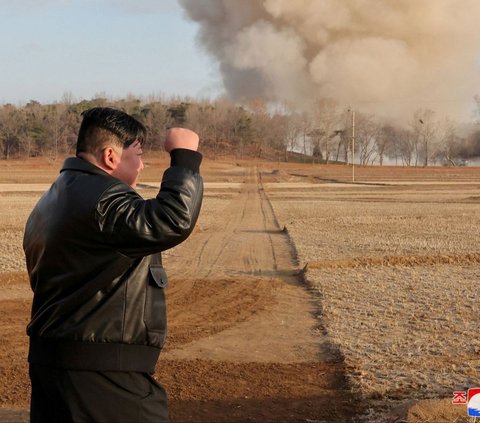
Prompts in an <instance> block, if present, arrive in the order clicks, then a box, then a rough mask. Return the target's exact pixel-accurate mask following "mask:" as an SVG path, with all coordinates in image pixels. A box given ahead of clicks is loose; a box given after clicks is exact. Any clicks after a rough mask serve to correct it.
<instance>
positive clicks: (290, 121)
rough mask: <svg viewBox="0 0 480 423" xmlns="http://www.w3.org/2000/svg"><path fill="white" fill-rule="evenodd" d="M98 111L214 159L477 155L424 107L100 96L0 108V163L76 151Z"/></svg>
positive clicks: (470, 135) (419, 161)
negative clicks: (179, 129)
mask: <svg viewBox="0 0 480 423" xmlns="http://www.w3.org/2000/svg"><path fill="white" fill-rule="evenodd" d="M477 104H479V105H480V101H478V100H477ZM95 106H111V107H115V108H119V109H122V110H124V111H125V112H127V113H129V114H131V115H133V116H134V117H136V118H137V119H138V120H140V121H141V122H142V123H143V124H144V125H145V126H146V127H147V130H148V139H147V143H146V145H145V150H146V151H149V150H150V151H157V150H160V149H162V147H163V139H164V134H165V131H166V129H168V128H169V127H172V126H185V127H188V128H191V129H193V130H195V131H196V132H198V133H199V135H200V138H201V140H202V149H203V152H204V153H205V154H206V155H207V156H210V157H212V158H216V157H217V156H218V155H222V154H234V155H236V156H237V157H239V158H243V157H251V156H255V157H260V158H275V159H276V160H285V161H288V160H293V158H294V157H296V158H297V160H298V159H299V157H301V158H302V160H304V161H306V160H311V161H312V162H319V163H320V162H321V163H332V162H343V163H348V162H351V156H352V149H353V150H354V151H355V162H356V163H358V164H362V165H375V164H376V165H383V164H386V163H388V164H396V165H403V166H428V165H438V164H445V165H452V166H455V165H461V164H464V163H465V161H466V160H469V159H471V158H475V157H478V156H480V129H479V128H477V125H476V124H473V123H472V124H469V125H465V124H463V125H460V124H458V123H456V122H454V121H452V120H449V119H443V120H442V119H439V118H437V116H436V114H435V112H434V111H432V110H429V109H418V110H416V111H415V112H414V113H412V117H411V119H410V120H409V121H408V122H405V123H403V124H402V125H400V124H392V123H389V122H386V121H384V120H382V119H380V118H379V117H378V116H375V115H373V114H367V113H362V112H360V111H356V113H355V119H353V112H352V111H351V110H349V109H342V108H340V107H339V106H338V105H336V104H335V103H334V102H332V101H327V100H318V101H316V102H315V103H314V104H312V105H311V106H310V108H309V109H308V110H307V111H298V110H295V108H293V107H289V106H288V105H286V104H283V105H276V106H275V107H272V106H271V105H268V104H267V103H266V102H265V101H263V100H262V99H260V98H258V99H254V100H251V101H250V102H249V103H247V104H244V105H241V106H240V105H238V104H235V103H233V102H231V101H229V100H227V99H225V98H219V99H215V100H199V99H189V98H171V99H162V98H155V97H151V98H147V99H138V98H135V97H133V96H130V97H127V98H125V99H121V100H111V99H108V98H106V97H103V96H98V97H96V98H94V99H91V100H82V101H79V102H74V101H72V100H71V98H69V96H64V99H63V100H62V101H61V102H57V103H54V104H41V103H39V102H37V101H34V100H31V101H29V102H28V103H27V104H25V105H24V106H14V105H12V104H5V105H3V106H0V159H3V160H8V159H11V158H28V157H37V156H44V157H49V158H51V159H53V160H55V159H56V158H58V157H65V156H66V155H69V154H73V153H74V152H75V144H76V139H77V132H78V128H79V126H80V121H81V113H82V112H83V111H84V110H87V109H89V108H91V107H95ZM479 109H480V107H479ZM353 139H354V141H355V143H354V146H353V142H352V141H353Z"/></svg>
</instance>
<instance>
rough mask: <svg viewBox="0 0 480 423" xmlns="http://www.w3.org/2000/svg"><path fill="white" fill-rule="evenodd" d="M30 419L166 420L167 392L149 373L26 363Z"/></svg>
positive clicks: (44, 421) (35, 422)
mask: <svg viewBox="0 0 480 423" xmlns="http://www.w3.org/2000/svg"><path fill="white" fill-rule="evenodd" d="M30 380H31V383H32V397H31V403H30V422H31V423H40V422H42V423H54V422H59V423H60V422H62V423H68V422H72V423H73V422H75V423H77V422H78V423H80V422H82V423H83V422H85V423H86V422H88V423H93V422H99V423H100V422H104V423H107V422H108V423H113V422H115V423H117V422H118V423H120V422H125V423H127V422H129V423H134V422H135V423H144V422H145V423H149V422H152V423H153V422H155V423H160V422H168V411H167V395H166V393H165V390H164V389H163V387H162V386H161V385H160V384H159V383H158V382H157V381H156V380H155V379H154V378H153V377H152V376H150V375H149V374H147V373H136V372H99V371H84V370H64V369H57V368H52V367H47V366H41V365H38V364H30Z"/></svg>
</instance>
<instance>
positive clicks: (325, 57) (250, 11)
mask: <svg viewBox="0 0 480 423" xmlns="http://www.w3.org/2000/svg"><path fill="white" fill-rule="evenodd" d="M179 3H180V4H181V6H182V7H183V8H184V10H185V11H186V14H187V16H188V17H189V18H190V19H191V20H193V21H195V22H197V23H198V24H199V25H200V31H199V41H200V43H201V45H202V46H204V47H205V48H206V49H207V51H208V52H209V53H210V54H211V55H213V56H214V57H215V58H216V59H217V61H218V63H219V67H220V71H221V74H222V77H223V82H224V85H225V88H226V90H227V92H228V93H229V94H230V95H231V96H232V97H233V98H234V99H237V100H242V99H248V98H251V97H256V96H263V97H265V98H266V99H268V100H270V101H273V102H289V103H293V104H295V105H296V106H307V105H308V104H309V103H310V102H311V101H312V100H313V99H315V98H330V99H333V100H335V101H336V102H338V104H339V105H345V106H347V105H350V106H352V107H358V108H361V109H363V110H368V111H371V112H376V113H380V114H386V115H391V116H392V115H402V114H405V113H408V114H409V115H411V113H412V112H413V110H416V109H418V108H421V107H422V108H430V109H433V110H436V111H438V112H441V113H443V114H449V115H451V116H453V117H456V118H458V117H459V116H462V117H465V114H466V113H470V111H471V110H472V108H473V104H474V102H473V96H474V95H475V94H476V93H477V91H476V90H477V87H478V84H479V82H480V72H479V52H480V49H479V40H480V25H479V23H478V17H479V16H480V1H478V0H461V1H458V0H421V1H419V0H294V1H293V0H241V1H236V0H201V1H198V0H179Z"/></svg>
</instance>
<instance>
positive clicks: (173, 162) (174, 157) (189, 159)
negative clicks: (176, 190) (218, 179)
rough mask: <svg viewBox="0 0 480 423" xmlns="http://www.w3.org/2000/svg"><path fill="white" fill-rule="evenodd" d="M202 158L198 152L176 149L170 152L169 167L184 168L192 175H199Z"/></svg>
mask: <svg viewBox="0 0 480 423" xmlns="http://www.w3.org/2000/svg"><path fill="white" fill-rule="evenodd" d="M202 157H203V156H202V155H201V154H200V153H199V152H198V151H194V150H188V149H186V148H176V149H174V150H172V151H170V166H178V167H184V168H187V169H190V170H192V171H193V172H194V173H200V163H201V162H202Z"/></svg>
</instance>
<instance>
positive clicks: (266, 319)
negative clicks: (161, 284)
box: [157, 168, 358, 422]
mask: <svg viewBox="0 0 480 423" xmlns="http://www.w3.org/2000/svg"><path fill="white" fill-rule="evenodd" d="M213 222H214V223H212V224H211V225H210V226H208V227H204V228H202V230H201V231H197V232H196V233H195V234H194V235H193V236H192V238H191V239H190V240H189V241H188V242H187V243H185V244H184V245H182V246H181V247H179V248H176V249H175V250H174V254H173V255H170V256H168V258H167V260H166V266H167V268H169V269H174V270H172V272H171V274H172V277H171V278H172V283H171V287H170V288H169V290H168V301H169V322H170V323H169V324H170V329H169V331H170V334H171V336H170V337H169V340H168V347H167V349H166V351H165V353H164V354H163V356H162V357H161V360H160V363H159V366H158V372H157V375H158V376H159V379H160V380H162V381H163V382H164V383H165V384H166V385H167V387H168V389H169V392H170V397H171V413H172V417H173V418H174V419H175V420H179V421H232V422H233V421H242V422H243V421H259V422H260V421H261V422H265V421H306V420H314V421H329V422H333V421H342V422H343V421H347V420H348V419H349V417H351V416H352V415H353V414H355V411H358V404H355V402H354V400H353V399H352V398H350V397H348V395H347V392H346V386H345V382H344V369H343V366H342V362H341V359H340V357H339V356H338V354H337V353H336V351H335V350H334V348H332V346H331V345H330V344H329V342H328V339H327V338H326V336H325V335H324V334H323V332H322V327H321V320H320V319H319V317H320V316H319V315H320V310H319V309H318V305H317V306H316V305H315V304H318V301H314V298H313V297H312V293H311V292H309V290H308V289H307V288H306V287H305V286H304V285H303V283H302V277H301V274H300V272H299V269H298V267H297V265H296V260H295V252H294V247H293V246H292V245H291V243H290V241H289V239H288V235H287V234H286V233H285V232H283V231H282V230H281V228H280V227H279V226H278V223H277V221H276V218H275V216H274V214H273V210H272V208H271V206H270V203H269V201H268V198H267V195H266V193H265V192H264V190H263V186H262V183H261V180H260V177H259V172H258V171H257V170H256V169H255V168H249V169H247V170H246V174H245V181H244V184H242V187H241V189H240V191H239V193H238V195H236V196H235V197H233V198H232V200H231V201H230V202H229V204H228V205H227V206H226V207H225V208H223V209H222V210H218V211H217V212H216V213H215V219H214V220H213Z"/></svg>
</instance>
